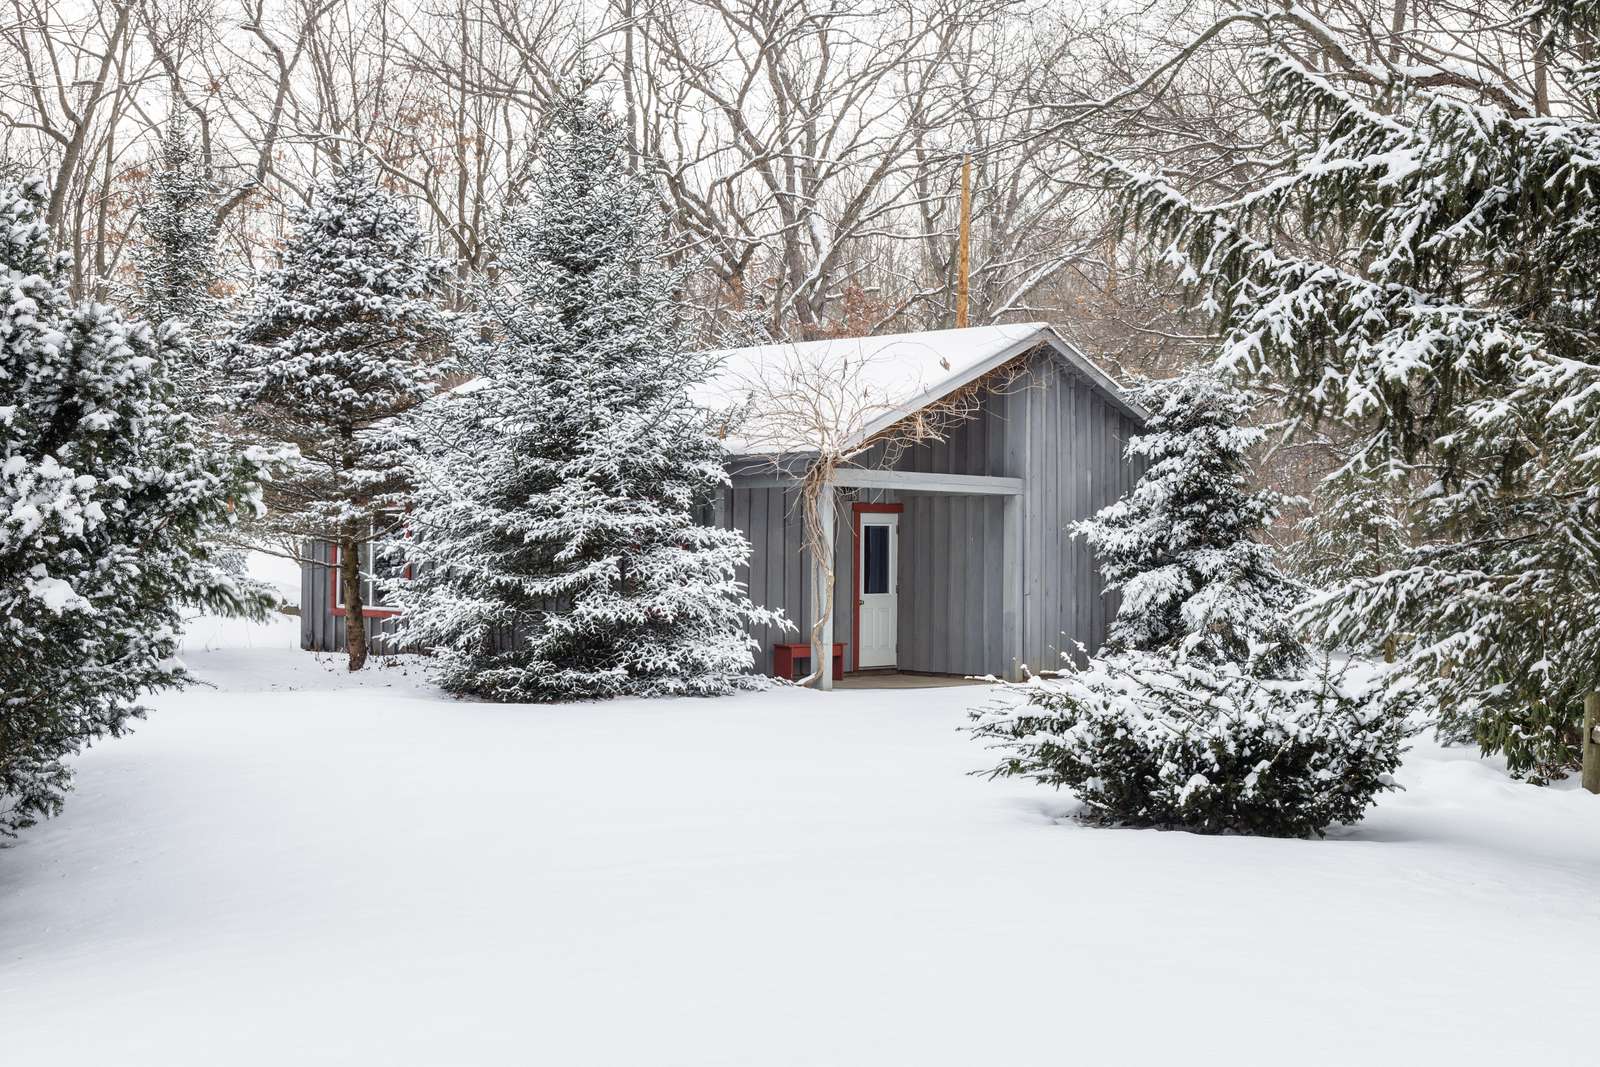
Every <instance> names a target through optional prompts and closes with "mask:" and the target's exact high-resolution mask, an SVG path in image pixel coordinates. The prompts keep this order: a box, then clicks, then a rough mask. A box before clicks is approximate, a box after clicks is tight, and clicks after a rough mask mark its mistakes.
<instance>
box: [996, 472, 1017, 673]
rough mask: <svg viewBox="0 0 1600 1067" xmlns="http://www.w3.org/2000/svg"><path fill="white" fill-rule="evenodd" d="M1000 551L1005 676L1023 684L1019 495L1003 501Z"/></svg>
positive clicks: (1001, 627)
mask: <svg viewBox="0 0 1600 1067" xmlns="http://www.w3.org/2000/svg"><path fill="white" fill-rule="evenodd" d="M1004 508H1005V510H1004V512H1003V517H1002V522H1001V525H1002V530H1003V534H1004V537H1005V543H1004V544H1003V545H1002V546H1001V548H1000V554H1001V563H1000V581H1001V588H1000V632H1001V633H1002V634H1003V635H1004V636H1005V674H1006V677H1007V678H1009V679H1010V680H1011V681H1013V682H1020V681H1022V496H1021V495H1020V494H1013V495H1011V496H1008V497H1006V498H1005V505H1004Z"/></svg>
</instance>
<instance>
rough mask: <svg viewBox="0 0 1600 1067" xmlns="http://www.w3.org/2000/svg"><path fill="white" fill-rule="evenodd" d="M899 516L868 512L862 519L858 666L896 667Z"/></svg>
mask: <svg viewBox="0 0 1600 1067" xmlns="http://www.w3.org/2000/svg"><path fill="white" fill-rule="evenodd" d="M899 532H900V516H899V515H896V514H893V513H888V512H881V513H880V512H867V513H865V514H863V515H862V516H861V556H860V558H859V559H857V560H856V568H857V569H856V573H857V574H858V575H860V576H861V585H860V589H861V602H860V603H859V604H858V605H856V607H857V611H858V613H859V615H858V617H859V618H860V620H861V632H860V633H858V634H856V641H857V642H858V643H859V647H858V649H857V655H858V657H859V658H858V659H857V660H856V666H858V667H893V666H894V664H895V647H894V646H895V626H896V621H897V619H898V618H899V603H898V600H899V593H898V589H899V586H900V579H899V574H898V571H899V567H900V538H899Z"/></svg>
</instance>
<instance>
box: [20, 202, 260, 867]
mask: <svg viewBox="0 0 1600 1067" xmlns="http://www.w3.org/2000/svg"><path fill="white" fill-rule="evenodd" d="M45 202H46V194H45V190H44V188H43V186H42V185H40V184H38V183H24V184H21V185H19V184H17V183H6V184H3V185H0V835H8V836H9V835H12V834H14V833H15V832H16V831H17V830H18V829H20V828H22V827H24V826H27V825H29V824H31V823H32V822H34V821H36V820H38V819H40V818H43V817H45V816H48V815H51V814H54V813H55V812H56V811H58V810H59V809H60V807H61V803H62V799H63V793H64V792H65V790H66V789H67V788H68V786H69V784H70V781H71V772H70V770H69V768H68V767H67V765H66V763H65V760H66V759H67V758H68V757H69V756H71V755H72V754H74V753H76V752H77V751H78V750H79V749H80V748H82V747H83V746H84V745H85V744H87V743H89V742H90V741H92V740H94V739H95V738H98V737H101V736H104V735H107V734H111V735H115V734H117V733H119V732H120V731H121V730H122V729H124V727H125V725H126V723H127V721H128V719H129V718H130V717H132V716H135V715H138V714H139V713H140V709H139V707H138V703H137V702H138V699H139V697H140V695H141V694H143V693H145V692H148V691H150V690H152V689H159V688H162V687H167V686H172V685H175V684H178V683H179V682H180V681H181V679H182V668H181V666H180V665H179V664H178V663H177V662H176V661H175V659H174V655H175V653H176V650H177V637H178V633H179V626H180V619H179V608H180V606H181V605H183V604H195V605H199V606H202V607H204V608H206V609H208V610H211V611H220V612H228V613H243V614H257V615H259V614H261V613H262V612H264V611H265V610H266V608H267V607H268V606H269V604H270V597H268V596H266V595H265V594H262V593H260V592H259V591H257V590H254V589H251V588H246V587H244V586H241V585H240V584H238V583H235V582H233V581H231V580H230V579H228V578H227V576H226V575H224V574H223V573H222V572H221V571H220V570H219V569H218V568H217V567H216V566H214V565H213V563H212V562H211V561H210V560H209V559H208V558H207V555H208V551H207V548H206V547H205V546H206V545H207V543H208V541H209V540H210V539H211V537H212V536H213V533H214V530H215V528H216V527H218V526H221V525H225V524H227V523H230V522H232V521H233V517H234V515H235V514H236V509H237V510H244V511H249V510H252V509H253V508H255V507H256V506H257V503H258V493H259V489H258V485H257V484H256V482H257V479H258V478H259V477H260V476H261V464H260V459H261V457H260V456H258V455H254V454H252V455H251V456H248V457H246V458H242V459H237V460H231V459H227V458H223V457H220V456H217V455H215V454H214V453H211V452H210V450H209V449H208V448H206V447H204V446H202V445H200V444H198V443H197V441H196V438H195V436H194V434H193V432H192V431H193V425H192V421H191V420H190V419H189V417H188V416H187V415H185V414H184V413H182V412H181V411H179V410H177V409H176V408H175V406H174V404H173V402H172V391H171V387H170V385H169V383H168V382H167V381H166V378H165V375H164V371H163V362H164V361H163V359H162V356H163V353H164V350H165V347H166V346H167V344H168V343H169V342H170V341H171V340H173V334H172V333H171V331H170V330H164V331H155V330H152V329H151V328H150V327H149V326H148V325H147V324H145V323H143V322H140V321H137V320H130V319H125V318H124V317H123V316H122V315H121V314H120V313H119V312H118V311H116V310H114V309H113V308H110V307H107V306H105V305H102V304H95V303H89V302H84V303H77V304H74V303H72V302H71V301H70V300H69V298H68V295H67V286H66V279H65V261H64V260H62V259H60V258H58V257H56V256H54V255H52V254H51V252H50V250H49V247H48V244H47V241H48V230H47V227H46V226H45V223H44V204H45Z"/></svg>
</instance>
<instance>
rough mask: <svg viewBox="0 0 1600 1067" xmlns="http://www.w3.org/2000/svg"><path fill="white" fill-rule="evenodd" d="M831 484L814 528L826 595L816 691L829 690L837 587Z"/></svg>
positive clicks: (814, 659)
mask: <svg viewBox="0 0 1600 1067" xmlns="http://www.w3.org/2000/svg"><path fill="white" fill-rule="evenodd" d="M833 496H834V492H833V483H832V482H829V483H827V484H825V485H824V486H823V487H822V497H821V499H820V500H818V501H817V524H818V525H819V526H820V527H821V528H822V534H823V537H822V542H823V543H822V546H821V547H822V551H821V552H820V553H818V555H819V556H820V557H821V558H820V559H819V560H817V564H818V565H819V566H821V567H822V568H823V571H822V576H823V582H824V583H826V584H825V586H824V589H825V590H826V595H825V596H824V597H823V599H822V603H821V604H820V605H818V608H817V610H819V611H822V612H825V613H826V614H824V615H823V617H822V647H821V648H818V649H814V650H813V652H812V658H811V664H812V668H813V669H815V670H817V671H819V672H820V673H819V674H818V675H817V688H818V689H824V690H827V689H832V688H833V605H834V600H835V596H834V593H835V590H834V586H835V585H837V584H838V583H837V581H836V579H837V577H838V575H837V572H836V570H835V568H834V565H833V562H834V561H833Z"/></svg>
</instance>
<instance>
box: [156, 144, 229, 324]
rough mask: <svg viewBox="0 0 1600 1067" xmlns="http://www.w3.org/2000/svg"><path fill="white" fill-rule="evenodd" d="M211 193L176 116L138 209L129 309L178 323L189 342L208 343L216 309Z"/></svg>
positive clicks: (158, 320) (217, 270) (217, 277)
mask: <svg viewBox="0 0 1600 1067" xmlns="http://www.w3.org/2000/svg"><path fill="white" fill-rule="evenodd" d="M214 199H215V189H213V187H212V184H211V180H210V178H209V177H208V176H207V175H206V170H205V161H204V160H203V159H202V157H201V154H200V146H199V144H198V143H197V142H196V140H195V138H194V135H193V133H192V132H191V131H190V129H189V124H188V121H187V120H186V119H185V118H184V116H183V113H182V112H179V113H178V114H177V115H175V116H174V117H173V118H172V119H171V120H170V121H169V122H168V124H167V126H166V128H165V129H164V130H163V131H162V136H161V154H160V157H159V159H158V160H157V161H156V164H155V167H154V169H153V170H152V172H151V175H150V179H149V188H148V191H147V193H146V195H145V197H144V201H143V203H142V204H141V205H140V212H139V222H140V227H141V228H142V229H143V231H144V241H143V243H142V244H141V245H140V246H139V248H138V249H137V251H136V252H135V254H134V264H135V266H136V268H137V271H138V282H139V284H138V298H137V300H136V301H135V305H134V306H135V308H136V309H137V311H138V313H139V314H140V315H141V316H142V317H144V318H145V319H146V320H148V321H149V322H151V323H155V324H157V325H159V324H160V323H163V322H168V321H172V320H179V321H181V322H182V323H183V324H184V326H185V327H186V329H187V332H188V334H189V336H190V338H191V339H193V340H196V341H200V340H204V339H208V338H210V337H211V336H212V334H213V332H214V328H215V327H216V325H217V319H218V318H219V316H220V315H221V313H222V309H223V302H222V300H221V299H220V298H219V296H218V295H217V292H216V288H217V284H218V282H219V280H220V277H221V271H220V268H219V265H218V261H217V248H216V219H217V216H216V205H215V202H214Z"/></svg>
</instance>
